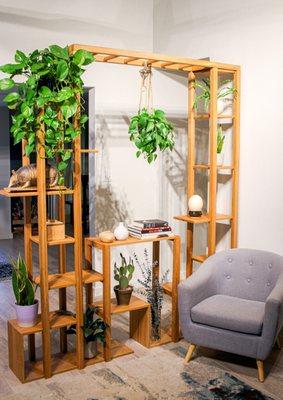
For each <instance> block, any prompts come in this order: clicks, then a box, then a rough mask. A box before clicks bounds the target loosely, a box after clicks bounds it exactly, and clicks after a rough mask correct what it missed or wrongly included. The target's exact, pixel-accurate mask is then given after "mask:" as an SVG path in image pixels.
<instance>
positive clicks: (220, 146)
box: [217, 125, 225, 165]
mask: <svg viewBox="0 0 283 400" xmlns="http://www.w3.org/2000/svg"><path fill="white" fill-rule="evenodd" d="M224 140H225V136H224V135H223V131H222V126H221V125H219V126H218V127H217V165H223V153H222V150H223V145H224Z"/></svg>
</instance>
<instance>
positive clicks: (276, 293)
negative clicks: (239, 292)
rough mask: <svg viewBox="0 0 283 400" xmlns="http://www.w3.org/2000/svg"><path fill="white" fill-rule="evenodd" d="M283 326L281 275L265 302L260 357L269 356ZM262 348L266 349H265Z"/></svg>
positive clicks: (282, 284)
mask: <svg viewBox="0 0 283 400" xmlns="http://www.w3.org/2000/svg"><path fill="white" fill-rule="evenodd" d="M282 326H283V275H281V276H280V278H279V279H278V281H277V283H276V285H275V286H274V288H273V290H272V291H271V293H270V295H269V296H268V297H267V299H266V302H265V311H264V318H263V328H262V345H261V346H260V347H261V349H260V353H262V354H260V355H261V358H260V359H263V360H264V359H265V358H266V357H268V355H269V353H270V351H271V349H272V346H273V344H274V342H275V340H276V338H277V335H278V333H279V332H280V330H281V328H282ZM262 349H265V351H263V350H262Z"/></svg>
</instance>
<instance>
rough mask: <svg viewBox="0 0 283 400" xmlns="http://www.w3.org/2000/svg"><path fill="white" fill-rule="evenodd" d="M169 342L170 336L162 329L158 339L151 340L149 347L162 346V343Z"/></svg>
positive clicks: (170, 340)
mask: <svg viewBox="0 0 283 400" xmlns="http://www.w3.org/2000/svg"><path fill="white" fill-rule="evenodd" d="M170 342H172V338H171V336H170V335H169V334H168V333H166V332H165V331H163V330H162V331H161V338H160V340H151V341H150V347H157V346H162V345H164V344H167V343H170Z"/></svg>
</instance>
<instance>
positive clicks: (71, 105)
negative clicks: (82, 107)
mask: <svg viewBox="0 0 283 400" xmlns="http://www.w3.org/2000/svg"><path fill="white" fill-rule="evenodd" d="M60 109H61V111H62V115H63V117H64V118H65V119H68V118H70V117H72V116H73V115H74V114H75V113H76V111H77V109H78V104H77V101H76V99H74V98H72V99H69V100H67V101H65V102H64V104H63V105H62V106H61V107H60Z"/></svg>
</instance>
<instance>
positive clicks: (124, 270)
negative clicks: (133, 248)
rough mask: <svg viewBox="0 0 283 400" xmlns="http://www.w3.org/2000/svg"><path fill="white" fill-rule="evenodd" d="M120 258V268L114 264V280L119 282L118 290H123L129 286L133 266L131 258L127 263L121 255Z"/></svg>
mask: <svg viewBox="0 0 283 400" xmlns="http://www.w3.org/2000/svg"><path fill="white" fill-rule="evenodd" d="M120 257H121V260H122V263H121V266H120V267H118V266H117V263H116V262H115V264H114V279H115V280H116V281H118V282H119V289H121V290H123V289H126V288H127V287H128V286H129V283H130V280H131V279H132V277H133V273H134V270H135V266H134V264H133V260H132V259H131V257H130V258H129V262H127V261H126V258H125V257H124V256H123V254H122V253H120Z"/></svg>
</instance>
